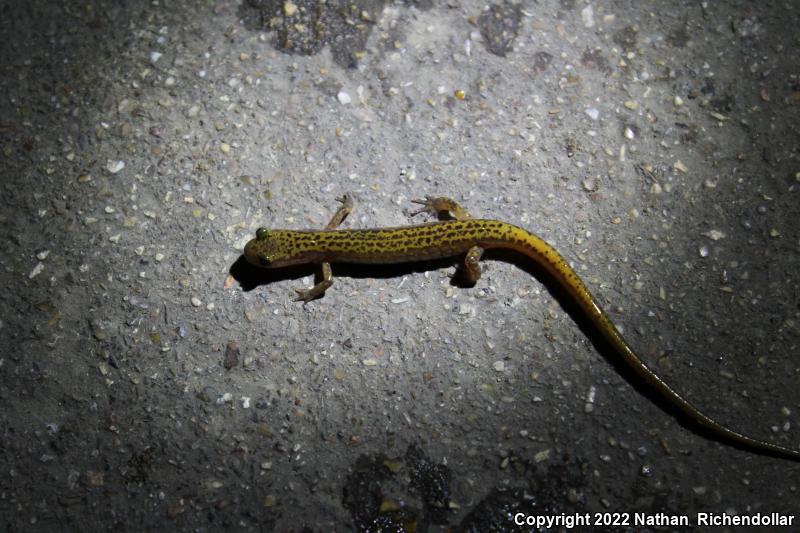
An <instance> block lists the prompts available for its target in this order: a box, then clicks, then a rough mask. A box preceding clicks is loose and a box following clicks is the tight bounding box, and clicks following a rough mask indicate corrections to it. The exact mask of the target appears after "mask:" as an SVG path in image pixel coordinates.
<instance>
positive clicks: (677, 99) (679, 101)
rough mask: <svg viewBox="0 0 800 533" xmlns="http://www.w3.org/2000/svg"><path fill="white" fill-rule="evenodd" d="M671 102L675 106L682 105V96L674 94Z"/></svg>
mask: <svg viewBox="0 0 800 533" xmlns="http://www.w3.org/2000/svg"><path fill="white" fill-rule="evenodd" d="M672 103H673V104H674V105H675V107H680V106H682V105H683V98H681V97H680V96H675V98H673V99H672Z"/></svg>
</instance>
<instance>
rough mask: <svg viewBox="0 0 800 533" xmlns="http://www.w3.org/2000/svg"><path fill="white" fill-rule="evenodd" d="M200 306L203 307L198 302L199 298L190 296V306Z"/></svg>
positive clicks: (199, 301)
mask: <svg viewBox="0 0 800 533" xmlns="http://www.w3.org/2000/svg"><path fill="white" fill-rule="evenodd" d="M201 305H203V302H202V301H201V300H200V298H198V297H197V296H192V306H194V307H200V306H201Z"/></svg>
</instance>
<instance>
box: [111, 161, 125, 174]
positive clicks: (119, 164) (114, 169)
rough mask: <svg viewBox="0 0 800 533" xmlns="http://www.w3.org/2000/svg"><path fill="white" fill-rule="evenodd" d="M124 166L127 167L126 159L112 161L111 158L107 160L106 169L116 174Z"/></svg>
mask: <svg viewBox="0 0 800 533" xmlns="http://www.w3.org/2000/svg"><path fill="white" fill-rule="evenodd" d="M123 168H125V161H111V160H110V159H109V160H108V161H107V162H106V170H108V171H109V172H110V173H111V174H116V173H117V172H119V171H120V170H122V169H123Z"/></svg>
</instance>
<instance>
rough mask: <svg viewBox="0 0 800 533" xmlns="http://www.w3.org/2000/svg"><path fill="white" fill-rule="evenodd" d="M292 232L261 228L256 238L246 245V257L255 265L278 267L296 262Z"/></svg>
mask: <svg viewBox="0 0 800 533" xmlns="http://www.w3.org/2000/svg"><path fill="white" fill-rule="evenodd" d="M292 249H293V248H292V238H291V237H290V232H288V231H284V230H271V229H267V228H259V229H258V231H256V238H255V239H252V240H250V241H249V242H248V243H247V244H246V245H245V247H244V257H245V259H247V261H248V262H249V263H251V264H253V265H256V266H260V267H262V268H276V267H282V266H287V265H291V264H294V263H295V262H296V261H294V260H293V259H294V254H293V253H292Z"/></svg>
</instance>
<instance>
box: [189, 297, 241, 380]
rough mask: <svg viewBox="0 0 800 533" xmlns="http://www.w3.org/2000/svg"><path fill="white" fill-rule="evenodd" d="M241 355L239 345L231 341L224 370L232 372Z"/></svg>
mask: <svg viewBox="0 0 800 533" xmlns="http://www.w3.org/2000/svg"><path fill="white" fill-rule="evenodd" d="M192 305H194V300H192ZM240 353H241V350H240V349H239V343H237V342H236V341H230V342H229V343H228V345H227V346H226V347H225V359H224V360H223V361H222V366H223V368H225V370H230V369H231V368H233V367H235V366H236V365H238V364H239V354H240Z"/></svg>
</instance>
